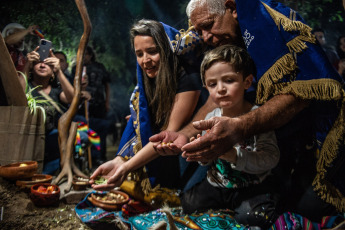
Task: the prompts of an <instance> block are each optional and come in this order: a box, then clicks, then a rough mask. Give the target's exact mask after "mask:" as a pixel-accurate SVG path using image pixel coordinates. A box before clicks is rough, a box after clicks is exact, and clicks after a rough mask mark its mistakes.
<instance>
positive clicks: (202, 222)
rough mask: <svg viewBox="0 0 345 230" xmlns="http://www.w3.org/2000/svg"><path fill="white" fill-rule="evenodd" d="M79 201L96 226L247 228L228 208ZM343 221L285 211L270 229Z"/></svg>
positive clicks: (311, 229) (310, 229)
mask: <svg viewBox="0 0 345 230" xmlns="http://www.w3.org/2000/svg"><path fill="white" fill-rule="evenodd" d="M90 194H91V193H89V194H88V195H87V196H86V197H85V199H84V200H82V201H81V202H80V203H79V204H77V205H76V207H75V212H76V214H77V216H78V217H79V218H80V219H81V221H82V222H83V223H86V224H93V225H97V224H100V223H104V222H106V223H112V222H114V220H117V222H122V223H123V225H125V226H126V227H127V228H124V229H137V230H147V229H149V228H150V227H153V226H156V225H157V224H160V223H162V222H165V223H166V224H167V225H168V226H169V228H168V229H171V225H172V224H174V225H175V226H176V228H177V229H181V230H203V229H206V230H221V229H227V230H244V229H250V228H249V227H248V226H243V225H240V224H238V223H237V222H236V221H235V220H234V219H233V217H232V214H233V212H232V211H230V210H219V211H211V210H210V211H209V212H208V213H200V214H193V215H183V213H182V210H181V208H172V209H168V208H162V209H157V210H153V211H148V210H149V206H146V205H139V206H138V205H134V206H132V208H135V209H136V210H135V212H134V211H133V210H129V209H128V205H124V206H123V208H122V209H123V211H124V212H123V211H112V212H111V211H105V210H103V209H101V208H98V207H95V206H94V205H93V204H92V203H91V202H90V201H89V200H88V199H87V197H88V196H90ZM129 211H130V212H131V213H132V214H137V215H135V216H131V217H129V218H127V216H128V215H127V216H126V215H123V214H124V213H127V212H129ZM344 220H345V218H344V215H343V216H341V215H339V216H327V217H324V218H322V222H321V223H315V222H312V221H310V220H309V219H307V218H305V217H302V216H300V215H298V214H295V213H291V212H286V213H283V214H282V215H281V216H280V217H279V218H278V219H277V220H276V222H275V224H274V225H273V226H271V227H270V228H269V229H270V230H287V229H288V230H297V229H301V230H321V229H330V228H332V227H334V225H337V224H339V223H341V222H343V221H344Z"/></svg>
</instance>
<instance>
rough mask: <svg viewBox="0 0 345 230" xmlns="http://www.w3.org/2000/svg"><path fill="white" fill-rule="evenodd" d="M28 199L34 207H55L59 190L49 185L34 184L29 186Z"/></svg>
mask: <svg viewBox="0 0 345 230" xmlns="http://www.w3.org/2000/svg"><path fill="white" fill-rule="evenodd" d="M44 189H45V191H44ZM30 199H31V201H32V202H33V203H34V204H35V205H36V206H53V205H57V204H58V203H59V200H60V188H59V186H57V185H54V184H49V183H39V184H35V185H33V186H31V193H30Z"/></svg>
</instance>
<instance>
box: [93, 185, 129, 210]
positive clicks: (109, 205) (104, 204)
mask: <svg viewBox="0 0 345 230" xmlns="http://www.w3.org/2000/svg"><path fill="white" fill-rule="evenodd" d="M108 193H113V194H115V195H121V196H122V197H123V198H124V199H123V200H122V201H119V202H110V201H103V200H101V199H97V197H103V196H106V195H107V194H108ZM88 200H89V201H90V202H91V203H92V204H93V205H95V206H97V207H100V208H102V209H104V210H107V211H115V210H121V208H122V205H124V204H126V203H128V201H129V196H128V195H127V194H126V193H124V192H121V191H117V190H111V191H109V192H102V193H91V195H90V196H89V197H88Z"/></svg>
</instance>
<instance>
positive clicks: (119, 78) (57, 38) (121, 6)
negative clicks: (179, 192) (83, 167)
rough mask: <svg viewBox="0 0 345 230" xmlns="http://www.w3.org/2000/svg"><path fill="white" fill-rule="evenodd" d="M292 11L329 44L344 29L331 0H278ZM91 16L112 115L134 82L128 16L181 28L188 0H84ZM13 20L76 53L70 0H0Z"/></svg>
mask: <svg viewBox="0 0 345 230" xmlns="http://www.w3.org/2000/svg"><path fill="white" fill-rule="evenodd" d="M280 2H283V3H285V4H286V5H288V6H290V7H291V8H293V9H295V10H296V11H298V12H299V13H300V14H301V15H302V17H303V18H304V19H305V20H306V22H307V23H308V24H309V25H310V26H311V27H312V28H316V27H322V28H323V29H324V30H325V31H326V39H327V43H328V44H329V45H333V46H335V42H336V39H337V37H338V36H340V35H342V34H345V31H344V28H345V27H344V21H343V19H344V18H345V14H344V8H343V6H342V1H341V0H337V1H333V0H314V1H306V0H302V1H301V0H299V1H297V0H295V1H291V0H290V1H288V0H281V1H280ZM85 3H86V6H87V9H88V13H89V16H90V19H91V22H92V26H93V28H92V34H91V38H90V42H89V45H91V46H92V47H93V48H94V50H95V52H96V56H97V58H96V60H97V61H99V62H101V63H103V64H104V65H105V66H106V68H107V70H108V71H109V72H110V73H111V80H112V83H111V89H112V90H111V93H112V96H111V114H110V116H111V117H113V119H114V120H116V121H118V120H120V119H123V118H124V116H126V115H127V114H128V113H129V109H128V103H129V102H128V101H129V97H130V95H131V92H132V90H133V88H134V85H135V78H136V76H135V74H136V72H135V66H136V59H135V56H134V54H133V52H132V50H131V47H130V44H129V34H128V32H129V29H130V27H131V25H132V24H133V22H134V21H135V20H138V19H142V18H147V19H155V20H159V21H162V22H164V23H166V24H169V25H171V26H173V27H175V28H176V29H187V25H188V21H187V16H186V14H185V7H186V5H187V3H188V0H85ZM11 22H17V23H20V24H22V25H23V26H24V27H28V26H30V25H39V26H40V29H41V30H42V31H43V32H44V34H45V38H46V39H48V40H51V41H52V42H53V45H54V49H55V50H62V51H64V52H65V53H66V54H67V56H68V61H69V63H70V66H69V67H70V68H71V67H72V66H73V64H74V63H73V62H74V59H75V56H76V52H77V48H78V45H79V41H80V37H81V35H82V33H83V24H82V20H81V17H80V15H79V11H78V9H77V7H76V5H75V2H74V1H73V0H55V1H54V0H49V1H48V0H0V29H1V30H2V29H3V28H4V27H5V26H6V25H7V24H8V23H11ZM38 40H39V39H38V37H36V36H27V37H26V50H27V51H31V50H33V49H34V48H35V47H36V46H37V44H38ZM0 61H1V60H0Z"/></svg>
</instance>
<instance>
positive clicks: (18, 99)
mask: <svg viewBox="0 0 345 230" xmlns="http://www.w3.org/2000/svg"><path fill="white" fill-rule="evenodd" d="M0 80H1V82H2V86H3V89H4V91H5V95H6V101H7V104H8V105H13V106H28V101H27V100H26V96H25V93H24V90H23V88H22V86H21V84H20V82H19V78H18V73H17V70H16V68H15V67H14V64H13V61H12V58H11V56H10V54H9V52H8V49H7V46H6V44H5V41H4V39H3V37H2V36H1V34H0Z"/></svg>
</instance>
